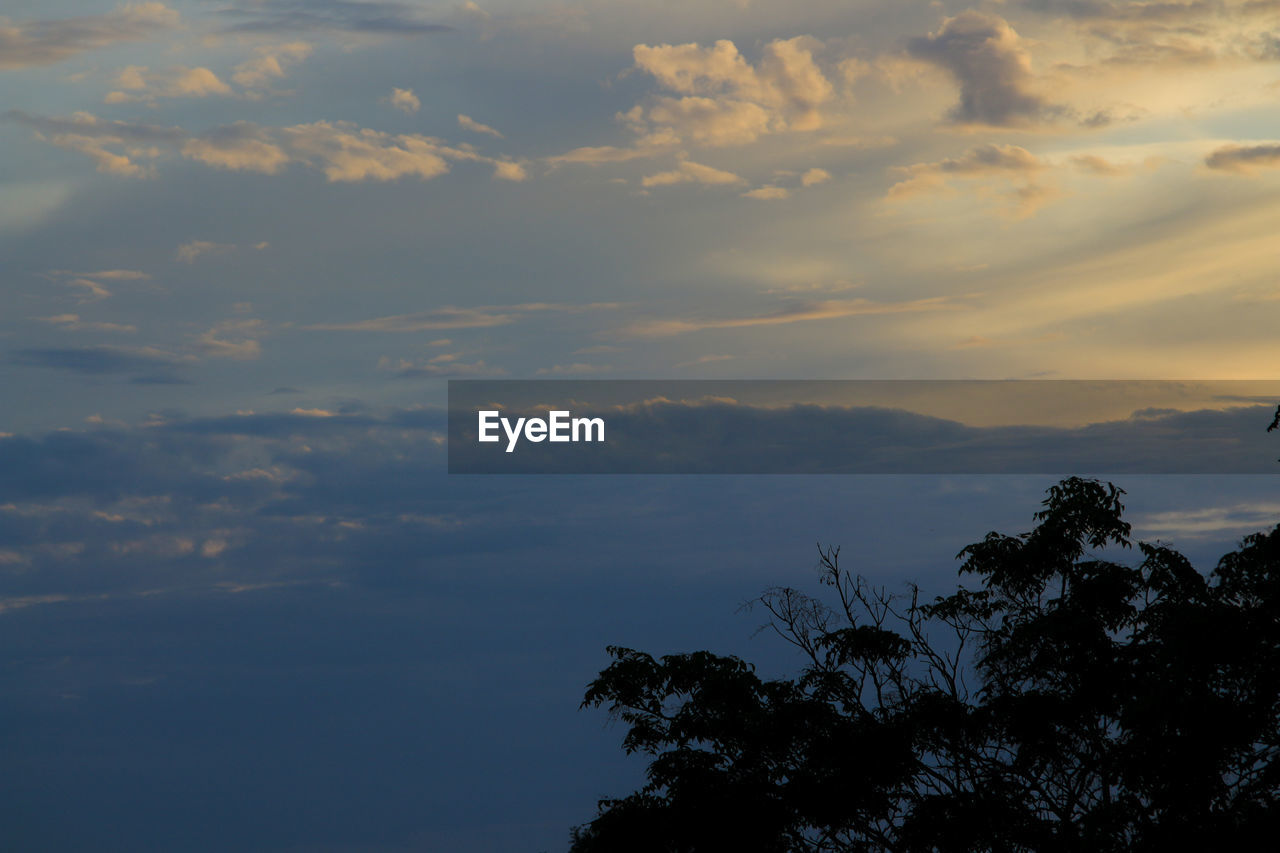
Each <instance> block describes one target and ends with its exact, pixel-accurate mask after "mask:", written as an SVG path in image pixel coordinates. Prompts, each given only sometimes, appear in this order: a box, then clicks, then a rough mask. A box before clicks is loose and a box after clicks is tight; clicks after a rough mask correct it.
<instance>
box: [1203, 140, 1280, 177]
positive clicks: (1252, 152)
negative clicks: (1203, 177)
mask: <svg viewBox="0 0 1280 853" xmlns="http://www.w3.org/2000/svg"><path fill="white" fill-rule="evenodd" d="M1204 164H1205V165H1206V166H1208V167H1209V168H1210V169H1217V170H1219V171H1223V172H1238V173H1242V174H1248V173H1251V172H1254V171H1257V170H1258V169H1274V168H1276V167H1280V143H1277V142H1266V143H1261V144H1258V145H1224V146H1222V147H1221V148H1218V149H1217V150H1215V151H1213V152H1212V153H1211V154H1209V156H1208V157H1206V158H1205V160H1204Z"/></svg>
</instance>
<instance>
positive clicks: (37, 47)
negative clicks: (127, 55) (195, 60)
mask: <svg viewBox="0 0 1280 853" xmlns="http://www.w3.org/2000/svg"><path fill="white" fill-rule="evenodd" d="M178 20H179V17H178V13H177V12H176V11H174V10H173V9H170V8H169V7H168V6H166V5H164V4H163V3H130V4H126V5H124V6H121V7H119V8H118V9H116V10H115V11H113V12H107V13H106V14H103V15H83V16H79V17H72V18H63V19H61V20H45V21H24V22H21V23H17V24H12V23H8V22H7V21H5V20H4V19H2V18H0V70H14V69H20V68H28V67H31V66H38V65H51V64H53V63H55V62H61V61H62V60H64V59H69V58H71V57H73V56H76V55H78V54H81V53H85V52H87V51H90V50H98V49H100V48H104V47H109V46H110V45H113V44H118V43H121V42H131V41H143V40H145V39H149V38H152V37H153V36H155V35H157V34H159V33H161V32H163V31H165V30H169V29H172V28H174V27H176V26H177V25H178Z"/></svg>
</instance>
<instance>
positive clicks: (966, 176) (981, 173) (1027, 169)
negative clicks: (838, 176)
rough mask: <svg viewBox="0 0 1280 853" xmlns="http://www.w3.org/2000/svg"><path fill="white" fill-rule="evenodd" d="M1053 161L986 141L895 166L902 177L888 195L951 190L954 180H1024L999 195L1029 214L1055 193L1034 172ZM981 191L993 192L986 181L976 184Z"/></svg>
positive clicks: (1019, 212) (896, 196) (901, 196)
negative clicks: (954, 152)
mask: <svg viewBox="0 0 1280 853" xmlns="http://www.w3.org/2000/svg"><path fill="white" fill-rule="evenodd" d="M1048 168H1050V165H1049V164H1048V163H1047V162H1045V161H1044V160H1041V159H1040V158H1039V157H1036V156H1035V155H1034V154H1032V153H1031V152H1030V151H1028V150H1027V149H1025V148H1022V147H1020V146H1017V145H996V144H987V145H979V146H976V147H974V148H970V149H969V150H968V151H966V152H965V153H964V154H962V155H961V156H959V157H948V158H946V159H945V160H939V161H937V162H933V163H915V164H913V165H910V166H895V167H894V168H893V169H892V171H893V172H895V173H896V174H898V175H901V176H902V177H903V180H901V181H899V182H898V183H896V184H894V185H893V186H891V187H890V188H889V192H888V194H887V197H888V198H889V199H891V200H902V199H906V198H910V197H913V196H917V195H921V194H927V193H936V192H945V191H951V189H952V185H951V182H952V181H953V180H957V179H958V180H966V181H971V180H979V181H982V180H989V179H991V178H995V179H997V180H1000V181H1008V182H1021V183H1020V184H1018V185H1016V186H1014V187H1013V188H1012V189H1009V190H1006V191H1004V192H1003V193H996V195H998V196H999V197H1002V198H1005V199H1007V200H1009V201H1010V202H1012V206H1013V207H1012V209H1013V210H1014V211H1015V212H1016V213H1017V215H1019V216H1026V215H1030V214H1031V213H1033V212H1035V210H1036V209H1038V207H1039V206H1040V205H1042V204H1044V203H1045V202H1046V201H1048V200H1050V199H1052V198H1054V197H1055V194H1056V191H1055V190H1053V189H1052V188H1050V187H1045V186H1041V185H1039V184H1036V183H1035V182H1034V178H1035V176H1036V175H1037V174H1038V173H1040V172H1041V171H1043V170H1046V169H1048ZM977 192H978V194H979V195H985V196H991V195H993V192H992V190H991V189H990V187H989V185H988V184H986V183H980V184H978V185H977Z"/></svg>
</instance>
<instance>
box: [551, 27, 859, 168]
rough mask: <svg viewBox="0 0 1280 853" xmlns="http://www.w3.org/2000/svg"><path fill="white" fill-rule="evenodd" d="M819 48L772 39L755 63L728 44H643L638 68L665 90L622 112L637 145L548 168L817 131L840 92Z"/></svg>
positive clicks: (567, 157)
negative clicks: (828, 105) (821, 65)
mask: <svg viewBox="0 0 1280 853" xmlns="http://www.w3.org/2000/svg"><path fill="white" fill-rule="evenodd" d="M819 46H820V43H819V42H818V41H817V40H815V39H812V38H809V37H808V36H797V37H795V38H791V39H775V40H773V41H772V42H769V43H768V44H766V45H765V46H764V48H763V49H762V51H761V56H760V59H759V61H758V62H756V63H755V64H754V65H752V64H751V63H749V62H748V61H747V60H746V58H745V57H744V56H743V55H742V54H741V53H739V52H738V48H737V46H736V45H735V44H734V43H733V42H732V41H729V40H727V39H721V40H719V41H717V42H715V44H713V45H711V46H709V47H702V46H701V45H699V44H696V43H689V44H678V45H672V44H658V45H646V44H638V45H636V46H635V47H634V48H633V50H632V57H633V60H634V68H635V69H637V70H639V71H641V72H644V73H645V74H648V75H650V76H651V77H653V78H654V80H655V81H656V82H657V84H658V86H659V87H660V92H659V93H655V94H653V95H651V96H650V97H648V98H646V99H645V100H644V101H643V102H642V103H639V104H636V105H635V106H633V107H632V108H631V109H630V110H627V111H626V112H623V113H619V114H618V116H617V118H618V120H619V121H621V122H622V123H623V124H625V125H626V126H627V127H628V128H630V130H631V131H632V133H634V134H635V136H636V139H635V141H634V142H633V144H631V145H629V146H613V145H601V146H583V147H580V148H575V149H573V150H571V151H569V152H567V153H565V154H561V155H557V156H554V157H549V158H547V161H546V162H547V163H548V164H550V165H553V166H555V165H560V164H564V163H585V164H592V165H598V164H601V163H620V162H625V161H628V160H636V159H644V158H648V157H653V156H656V155H658V154H662V153H668V152H671V151H673V150H676V149H678V147H679V146H681V145H684V144H695V145H703V146H708V147H724V146H731V145H745V144H747V143H750V142H754V141H755V140H757V139H759V138H760V137H761V136H764V135H766V134H771V133H780V132H783V131H812V130H817V129H818V128H820V127H821V126H822V121H823V119H822V113H821V108H822V106H823V105H824V104H826V103H827V102H828V101H830V100H831V99H832V97H833V95H834V92H835V90H834V87H833V86H832V85H831V82H830V81H829V80H828V79H827V77H826V75H825V74H824V73H823V72H822V70H821V69H820V68H819V67H818V65H817V62H816V61H815V60H814V57H813V51H814V50H815V49H817V48H818V47H819Z"/></svg>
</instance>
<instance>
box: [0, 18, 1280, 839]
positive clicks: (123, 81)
mask: <svg viewBox="0 0 1280 853" xmlns="http://www.w3.org/2000/svg"><path fill="white" fill-rule="evenodd" d="M1277 99H1280V3H1277V2H1272V0H1170V1H1169V2H1161V1H1160V0H1147V2H1123V0H1003V2H995V0H992V1H991V2H976V3H974V2H897V0H894V2H890V0H855V2H848V0H845V1H844V2H825V0H822V1H821V2H763V0H686V2H681V3H658V2H653V0H645V1H644V2H640V0H608V2H592V0H574V1H573V2H550V0H538V2H527V1H526V2H518V1H517V0H507V2H489V0H485V2H480V3H477V2H472V1H471V0H466V2H462V3H454V2H441V3H434V2H377V0H189V2H135V3H124V4H115V3H113V2H96V0H76V2H71V0H41V2H35V1H34V0H5V2H4V3H3V4H0V634H3V642H0V649H3V650H4V651H3V652H0V656H2V657H0V673H2V674H0V750H2V751H3V755H4V761H3V766H4V768H5V770H4V772H3V773H0V786H2V787H3V797H0V803H3V805H0V826H4V827H5V830H4V832H5V833H9V835H10V837H9V839H8V843H9V845H10V846H16V847H17V848H19V849H24V850H49V851H62V850H81V849H97V850H104V851H108V850H121V851H124V850H130V851H132V850H140V849H165V850H196V851H205V850H207V851H221V850H250V851H281V853H283V851H313V850H329V851H342V853H355V851H370V852H371V853H372V852H373V851H378V852H379V853H381V851H410V850H415V851H416V850H441V851H461V852H462V853H469V851H495V853H508V851H509V853H520V852H521V851H528V853H536V851H539V850H556V849H563V848H564V846H565V845H566V842H567V835H568V828H569V827H570V826H572V825H573V824H576V823H581V822H583V821H585V820H587V819H589V818H590V817H591V815H592V812H593V809H594V804H595V801H596V800H597V799H598V798H600V797H602V796H608V795H620V794H625V793H626V792H628V791H629V790H631V788H632V787H634V785H635V784H636V783H637V781H638V780H639V779H640V778H641V772H642V766H641V765H640V764H638V763H636V762H634V761H628V760H627V759H626V758H625V757H624V756H623V755H622V754H621V751H620V749H619V748H618V742H619V741H620V738H621V732H620V730H619V729H618V728H617V727H612V728H610V727H609V726H608V725H607V720H606V719H605V718H604V717H603V716H602V715H600V714H598V713H595V712H590V711H579V710H578V703H579V702H580V701H581V696H582V692H583V689H584V688H585V685H586V683H587V682H588V681H589V680H590V679H591V677H592V676H593V675H594V674H595V673H596V672H598V671H599V669H600V668H602V667H603V666H604V665H605V664H606V663H607V662H608V657H607V655H606V654H605V652H604V647H605V646H606V645H608V644H622V645H633V646H636V647H641V648H644V649H646V650H649V651H654V652H672V651H683V650H690V649H694V648H711V649H713V650H717V651H722V652H726V653H734V654H742V655H744V656H747V657H750V658H751V659H752V660H757V661H759V662H760V665H761V667H762V669H763V670H767V671H777V672H785V671H787V667H788V666H790V665H792V664H794V661H793V660H792V659H791V658H789V657H788V656H787V653H786V652H785V650H781V649H778V648H776V646H774V645H772V644H770V643H769V642H768V641H767V638H765V637H762V636H753V634H754V631H755V628H756V627H757V624H758V622H759V618H758V617H757V616H753V615H751V614H750V613H743V612H740V610H739V605H740V604H741V603H742V602H744V601H747V600H749V599H750V598H752V597H753V596H754V595H757V594H758V593H759V592H760V591H762V590H763V589H764V588H765V587H767V586H770V585H774V584H793V585H797V586H804V585H806V584H810V583H811V582H812V579H813V578H814V576H815V566H816V562H817V553H816V550H815V548H814V543H816V542H822V543H826V544H841V545H843V546H844V549H845V550H844V554H845V555H846V557H847V558H849V559H854V560H856V561H857V564H858V566H859V567H861V569H862V570H864V571H865V572H866V573H867V574H868V575H870V576H871V577H873V578H875V579H878V580H879V581H881V582H884V583H890V584H901V583H905V582H907V581H908V580H918V581H919V582H921V583H922V584H925V585H926V586H929V585H933V586H936V587H938V588H939V589H943V588H946V586H947V585H948V584H954V571H955V566H956V564H955V562H954V560H953V557H954V555H955V554H956V552H957V551H958V550H959V549H960V548H961V547H963V546H964V545H965V544H967V543H968V542H971V541H976V540H977V539H979V538H981V536H982V535H984V534H985V533H986V532H987V531H988V530H991V529H1000V530H1005V531H1008V532H1018V531H1020V530H1025V529H1027V528H1028V527H1029V525H1030V524H1031V515H1032V513H1033V512H1034V510H1035V509H1036V507H1037V505H1038V502H1039V500H1040V499H1041V497H1042V496H1043V492H1044V489H1045V488H1047V487H1048V486H1049V485H1051V484H1052V482H1053V479H1054V478H1052V477H1045V476H1033V475H1025V476H1024V475H1019V476H972V475H970V476H960V475H945V476H943V475H935V476H923V475H913V476H879V475H877V476H825V477H823V476H746V475H737V476H734V475H723V476H685V477H680V476H605V477H573V476H534V475H525V476H486V477H466V476H459V475H449V474H447V473H446V462H445V448H444V441H445V434H446V423H445V410H444V406H445V401H446V382H447V380H449V379H593V380H598V379H663V380H670V379H681V380H687V379H876V380H882V379H930V380H933V379H983V380H989V379H1019V380H1022V379H1038V380H1059V379H1090V380H1094V379H1096V380H1115V379H1141V380H1150V379H1160V380H1188V381H1189V380H1224V379H1232V380H1243V379H1250V380H1265V379H1273V378H1274V372H1273V369H1272V367H1271V365H1272V364H1273V363H1274V362H1275V357H1276V355H1277V347H1278V346H1280V345H1278V344H1277V343H1276V340H1275V335H1274V328H1275V326H1276V320H1277V319H1278V316H1277V315H1278V313H1280V299H1278V297H1280V291H1277V286H1276V282H1275V271H1276V269H1277V260H1278V259H1277V257H1276V255H1277V252H1280V249H1278V248H1277V245H1276V241H1275V239H1274V234H1275V233H1276V232H1277V231H1278V230H1280V208H1278V207H1277V206H1276V205H1275V203H1274V198H1275V193H1276V190H1277V188H1278V187H1280V183H1278V182H1280V141H1277V140H1278V139H1280V133H1277V130H1276V125H1275V109H1276V104H1277ZM1240 403H1241V405H1240V407H1238V408H1236V409H1232V410H1228V411H1226V412H1225V413H1224V412H1222V411H1218V412H1217V414H1215V415H1213V416H1212V417H1214V418H1217V420H1214V421H1213V424H1214V426H1213V428H1214V429H1217V430H1227V429H1231V430H1240V431H1244V430H1251V429H1254V427H1253V424H1254V422H1255V421H1256V423H1257V425H1256V430H1257V431H1259V433H1261V431H1262V430H1263V429H1265V426H1266V424H1267V422H1268V421H1269V419H1270V408H1271V407H1269V406H1268V405H1266V404H1265V403H1264V401H1263V400H1262V399H1261V398H1258V397H1256V396H1255V398H1253V399H1251V400H1248V401H1244V400H1242V401H1240ZM1246 404H1247V406H1246ZM1198 406H1199V404H1198V403H1197V404H1196V405H1191V403H1189V402H1188V403H1184V404H1183V405H1181V407H1180V408H1182V409H1184V410H1185V409H1194V408H1197V407H1198ZM974 408H975V407H970V410H967V411H966V415H965V417H966V418H968V420H967V421H966V423H973V422H976V421H980V420H981V419H982V418H983V417H984V412H987V413H989V410H988V409H986V408H984V407H982V406H978V407H976V410H973V409H974ZM1142 408H1143V407H1142V406H1139V405H1137V404H1136V403H1135V405H1134V406H1133V410H1132V412H1125V411H1113V410H1107V411H1106V413H1105V417H1103V416H1102V415H1099V416H1098V419H1097V422H1101V421H1106V422H1108V423H1119V424H1120V426H1118V427H1115V430H1116V431H1117V432H1124V431H1125V430H1126V429H1127V427H1126V426H1125V424H1127V423H1129V421H1132V420H1133V412H1139V410H1140V409H1142ZM1174 408H1179V406H1176V405H1175V406H1174ZM1166 414H1167V415H1168V416H1169V417H1170V418H1172V419H1173V420H1171V421H1170V423H1174V424H1184V423H1185V424H1191V423H1192V422H1193V421H1194V423H1196V424H1200V425H1201V426H1203V425H1204V424H1205V423H1207V420H1206V419H1207V418H1210V416H1209V415H1203V414H1196V413H1194V412H1193V413H1191V414H1186V413H1185V412H1183V413H1177V412H1174V413H1166ZM1139 416H1141V413H1140V412H1139ZM1146 417H1148V418H1149V417H1150V413H1149V412H1148V413H1147V415H1146ZM1126 418H1128V419H1129V421H1126V420H1125V419H1126ZM1179 418H1182V419H1183V420H1178V419H1179ZM975 419H976V420H975ZM1188 419H1190V420H1188ZM1025 420H1026V422H1028V423H1031V422H1035V423H1040V420H1038V419H1037V418H1035V417H1031V416H1030V415H1029V416H1028V417H1027V418H1026V419H1025ZM1091 422H1094V421H1091ZM1217 434H1218V433H1215V435H1217ZM1273 438H1274V436H1273ZM1240 441H1245V439H1244V438H1241V439H1240ZM1247 442H1248V443H1247V444H1241V445H1239V446H1238V447H1235V450H1236V451H1237V457H1236V458H1237V459H1240V458H1243V457H1241V456H1240V455H1239V454H1241V453H1245V452H1254V451H1253V450H1251V449H1249V448H1252V447H1254V446H1255V444H1256V446H1257V447H1258V449H1257V451H1256V453H1257V455H1258V458H1257V468H1258V470H1259V471H1261V472H1271V471H1272V469H1273V467H1274V466H1275V465H1276V464H1277V463H1276V457H1277V456H1280V449H1276V448H1271V447H1270V446H1269V445H1268V444H1267V443H1266V439H1265V436H1254V435H1252V433H1251V434H1250V435H1249V436H1248V439H1247ZM1039 446H1040V445H1029V446H1027V447H1023V448H1022V452H1024V453H1025V452H1028V447H1029V449H1030V452H1033V453H1034V452H1038V451H1037V450H1036V448H1037V447H1039ZM1044 446H1045V447H1046V452H1048V451H1047V448H1048V444H1045V445H1044ZM1240 448H1246V449H1245V450H1241V449H1240ZM748 450H749V448H748ZM1081 473H1087V472H1081ZM1092 473H1098V474H1106V473H1107V472H1105V471H1099V472H1092ZM1270 482H1271V480H1270V478H1268V477H1258V476H1226V475H1222V476H1189V475H1188V476H1183V475H1176V476H1175V475H1164V476H1155V475H1149V474H1148V475H1137V474H1133V475H1126V476H1125V477H1124V478H1123V479H1118V478H1117V483H1118V484H1119V485H1121V486H1122V487H1124V488H1126V489H1127V490H1128V491H1129V496H1128V499H1127V505H1128V506H1129V507H1130V510H1131V516H1132V517H1131V520H1132V521H1133V522H1134V524H1135V533H1136V534H1137V535H1139V536H1141V537H1145V538H1148V539H1154V538H1160V539H1162V540H1163V541H1167V542H1170V543H1172V544H1173V545H1175V546H1176V547H1180V548H1183V549H1185V550H1186V551H1187V552H1188V553H1189V554H1191V555H1192V556H1194V557H1195V558H1196V559H1197V561H1198V562H1199V564H1200V565H1202V566H1203V567H1205V568H1206V569H1207V568H1211V567H1212V565H1213V561H1214V559H1215V558H1216V556H1218V555H1220V554H1221V553H1223V552H1224V551H1225V550H1228V549H1230V548H1231V547H1233V544H1234V543H1235V542H1236V541H1237V540H1238V539H1239V537H1240V536H1242V535H1244V534H1245V533H1248V532H1251V531H1252V530H1257V529H1260V528H1263V527H1267V526H1270V525H1271V524H1273V523H1274V522H1275V520H1276V516H1277V512H1280V502H1277V501H1276V500H1275V497H1274V489H1272V488H1271V487H1270V486H1269V483H1270ZM0 846H5V845H0Z"/></svg>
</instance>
